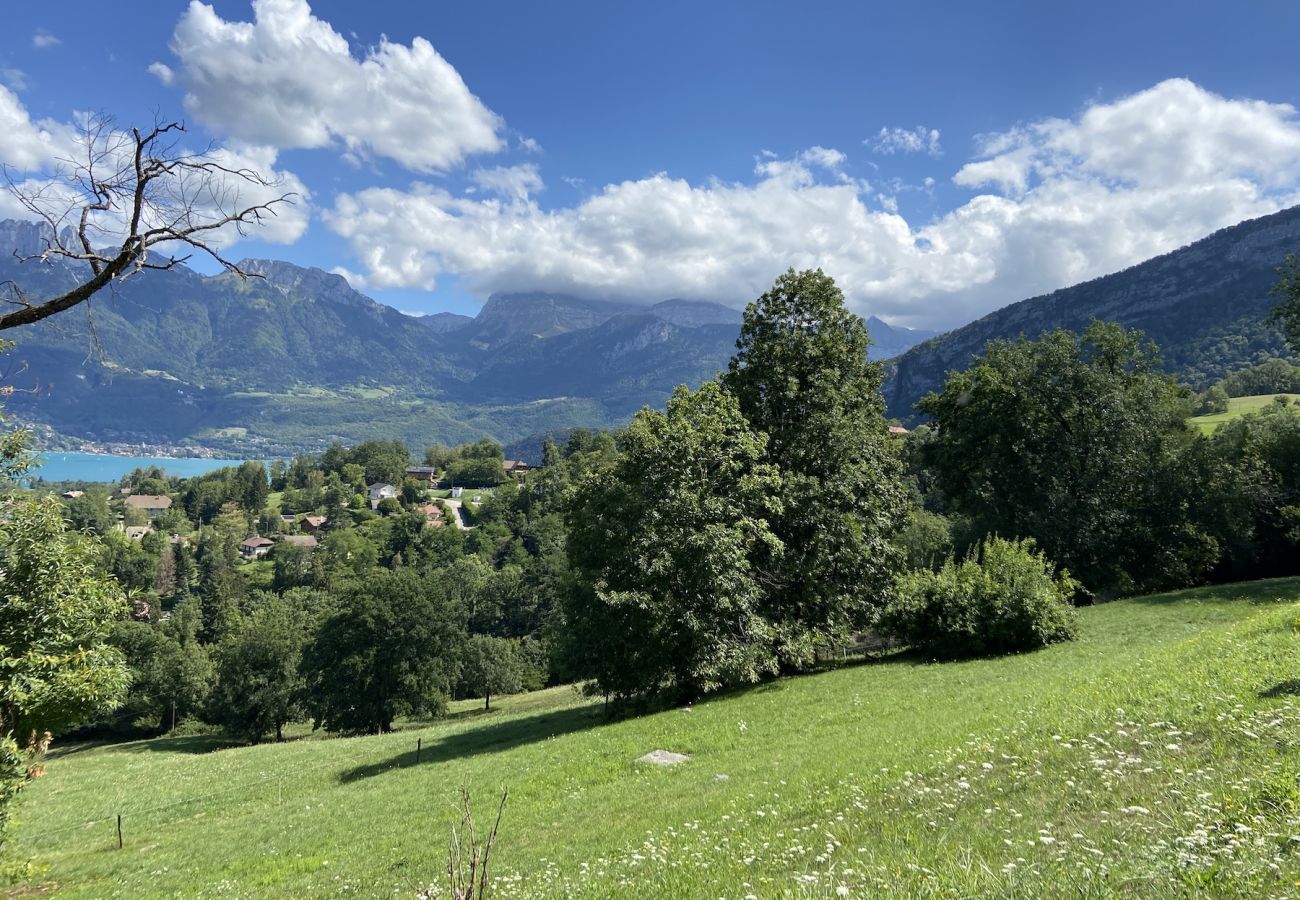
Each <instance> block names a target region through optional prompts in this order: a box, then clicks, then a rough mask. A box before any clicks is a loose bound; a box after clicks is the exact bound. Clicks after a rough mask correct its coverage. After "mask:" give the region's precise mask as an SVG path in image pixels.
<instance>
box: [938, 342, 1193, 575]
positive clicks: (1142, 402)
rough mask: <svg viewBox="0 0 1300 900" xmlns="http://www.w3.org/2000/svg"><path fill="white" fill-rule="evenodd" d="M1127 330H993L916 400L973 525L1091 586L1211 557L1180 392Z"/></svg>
mask: <svg viewBox="0 0 1300 900" xmlns="http://www.w3.org/2000/svg"><path fill="white" fill-rule="evenodd" d="M1158 364H1159V358H1158V356H1157V355H1156V349H1155V347H1154V345H1153V344H1151V343H1150V342H1149V341H1146V340H1145V339H1144V338H1143V337H1142V335H1141V334H1139V333H1137V332H1130V331H1126V330H1125V329H1124V328H1122V327H1120V326H1118V325H1114V324H1108V323H1101V322H1094V323H1093V324H1092V325H1090V326H1089V327H1088V329H1087V330H1086V331H1085V332H1084V334H1083V335H1081V336H1080V335H1075V334H1073V333H1071V332H1069V331H1065V330H1058V331H1053V332H1051V333H1048V334H1046V335H1044V336H1043V337H1042V338H1041V339H1039V340H1036V341H1030V340H1025V339H1021V340H1018V341H993V342H991V343H990V344H989V346H988V349H987V350H986V352H985V353H984V354H983V355H982V356H980V357H979V358H977V359H976V360H975V362H974V363H973V365H972V366H971V367H970V368H969V369H967V370H966V371H964V372H956V373H953V374H951V375H949V377H948V380H947V383H946V384H945V385H944V388H943V391H942V392H940V393H932V394H930V395H928V396H927V397H925V398H924V399H923V400H922V401H921V403H920V404H918V408H919V409H920V410H922V411H923V412H925V413H928V414H929V415H930V416H931V417H933V419H934V423H935V425H936V426H937V431H938V437H937V439H935V440H933V441H932V442H931V443H930V444H929V445H928V448H927V455H928V457H929V461H930V463H931V465H932V466H933V468H934V470H935V471H936V473H937V476H938V479H939V486H940V488H941V489H942V491H943V493H944V494H945V495H946V496H947V497H948V498H949V499H950V500H951V502H952V503H953V505H954V506H955V507H956V508H957V510H958V511H960V512H962V513H965V514H966V515H968V516H970V517H971V518H972V520H974V522H975V525H976V529H975V530H976V532H977V533H987V534H995V535H1000V536H1002V537H1006V538H1025V537H1029V538H1033V539H1034V540H1035V541H1037V543H1038V545H1039V546H1040V547H1041V548H1042V549H1043V551H1045V552H1046V554H1047V556H1048V557H1049V558H1051V559H1053V560H1055V561H1056V562H1058V563H1059V564H1061V565H1063V566H1065V567H1067V568H1068V569H1069V570H1070V572H1071V574H1073V575H1074V576H1076V577H1077V578H1079V579H1080V580H1081V581H1082V582H1083V583H1084V585H1086V586H1088V587H1089V588H1091V589H1092V590H1094V591H1107V592H1123V591H1127V590H1131V589H1133V588H1135V587H1138V586H1153V587H1154V586H1160V585H1164V584H1176V583H1185V582H1186V581H1187V580H1190V579H1192V578H1195V577H1196V576H1198V575H1199V574H1201V573H1202V572H1204V570H1205V569H1206V568H1207V567H1208V566H1209V565H1211V564H1212V563H1213V560H1214V558H1215V555H1216V553H1217V549H1218V548H1217V543H1216V541H1215V539H1214V538H1213V537H1212V536H1211V535H1210V534H1209V533H1207V531H1206V529H1205V528H1204V527H1202V523H1201V522H1200V521H1199V520H1198V515H1199V511H1198V509H1197V508H1196V505H1197V503H1198V502H1199V499H1200V497H1201V494H1202V491H1201V485H1200V484H1199V482H1198V481H1197V479H1198V478H1199V477H1201V475H1202V474H1203V472H1204V468H1203V466H1202V463H1203V462H1204V457H1203V451H1204V447H1203V446H1202V445H1201V444H1200V442H1198V440H1197V437H1196V435H1194V434H1193V433H1192V432H1190V431H1189V430H1188V427H1187V425H1186V421H1185V419H1186V417H1187V415H1188V413H1189V411H1190V409H1189V407H1190V392H1189V391H1187V390H1186V389H1185V388H1182V387H1180V386H1179V385H1178V384H1177V383H1176V382H1175V381H1174V379H1173V378H1172V376H1169V375H1167V374H1164V373H1162V372H1160V371H1159V370H1158V368H1157V367H1158Z"/></svg>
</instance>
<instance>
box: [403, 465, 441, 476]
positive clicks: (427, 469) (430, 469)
mask: <svg viewBox="0 0 1300 900" xmlns="http://www.w3.org/2000/svg"><path fill="white" fill-rule="evenodd" d="M406 474H407V475H437V474H438V467H437V466H407V467H406Z"/></svg>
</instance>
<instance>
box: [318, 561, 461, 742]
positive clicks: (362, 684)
mask: <svg viewBox="0 0 1300 900" xmlns="http://www.w3.org/2000/svg"><path fill="white" fill-rule="evenodd" d="M341 606H342V608H341V609H340V611H339V612H337V613H335V614H334V615H332V616H330V617H329V618H328V619H326V620H325V621H324V622H323V623H322V624H321V626H320V629H319V630H318V632H317V633H316V636H315V638H314V639H313V640H312V642H311V644H310V645H309V646H308V647H307V649H306V651H305V653H304V659H303V669H304V672H305V674H306V677H307V693H308V697H309V701H308V705H309V708H310V710H311V713H312V715H313V716H314V718H315V721H316V724H317V725H318V726H320V727H324V728H327V729H329V730H331V731H343V732H351V733H364V732H370V733H378V732H385V731H390V730H392V727H393V721H394V720H395V719H396V718H397V717H398V716H404V715H412V714H416V713H437V712H441V710H442V709H443V708H444V706H445V705H446V698H447V695H448V693H449V690H450V684H451V679H452V677H453V675H454V673H455V669H456V660H457V653H458V649H459V647H460V645H461V643H462V642H463V641H464V637H465V634H464V622H463V620H462V618H461V613H460V611H459V610H457V609H456V608H455V607H454V606H453V605H452V604H451V603H450V602H449V601H448V600H447V599H446V598H445V597H444V596H443V594H442V592H441V591H440V590H439V587H438V585H437V584H436V583H433V582H430V581H428V580H425V579H423V578H421V577H420V576H419V575H418V574H417V573H415V572H413V571H411V570H410V569H408V568H402V569H398V570H396V571H392V572H388V571H376V572H374V573H373V574H371V575H370V576H369V577H367V578H366V579H364V580H363V581H361V582H359V583H357V584H356V585H355V586H353V587H352V588H351V589H350V590H349V591H348V592H347V593H346V594H345V595H344V597H343V599H342V604H341Z"/></svg>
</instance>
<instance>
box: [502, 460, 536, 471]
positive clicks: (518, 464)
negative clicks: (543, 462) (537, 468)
mask: <svg viewBox="0 0 1300 900" xmlns="http://www.w3.org/2000/svg"><path fill="white" fill-rule="evenodd" d="M501 466H502V468H504V469H505V470H506V471H507V472H513V471H514V470H515V469H531V468H532V466H530V465H528V463H526V462H524V461H523V460H522V459H507V460H503V461H502V463H501Z"/></svg>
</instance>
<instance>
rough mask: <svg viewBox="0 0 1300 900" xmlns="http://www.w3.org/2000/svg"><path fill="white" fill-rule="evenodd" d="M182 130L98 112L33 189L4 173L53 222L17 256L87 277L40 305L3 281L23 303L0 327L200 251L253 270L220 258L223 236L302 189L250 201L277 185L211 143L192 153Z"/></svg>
mask: <svg viewBox="0 0 1300 900" xmlns="http://www.w3.org/2000/svg"><path fill="white" fill-rule="evenodd" d="M184 132H185V126H184V124H183V123H180V122H166V123H160V124H156V125H155V126H154V127H153V128H152V129H151V130H149V131H147V132H142V131H140V130H139V129H137V128H132V129H131V130H130V131H129V132H126V131H120V130H117V129H115V128H114V127H113V122H112V120H111V119H110V118H108V117H106V116H100V117H95V118H91V119H88V120H87V121H86V122H85V123H84V124H83V125H82V127H81V129H80V133H79V135H78V139H77V142H76V143H77V152H76V153H75V154H72V155H69V156H68V157H66V158H63V159H60V160H59V168H58V171H57V172H56V173H55V174H54V175H53V176H52V177H50V178H48V179H38V180H37V181H36V186H35V187H32V186H30V185H31V182H23V183H19V182H18V181H17V180H16V179H15V177H14V176H13V173H11V172H10V171H9V169H8V168H5V169H4V178H5V182H6V184H7V188H8V190H9V193H10V194H11V195H13V197H14V198H15V199H17V201H18V202H19V203H20V204H21V205H22V206H23V207H24V208H25V209H26V210H27V211H28V212H29V213H31V214H32V215H33V216H34V217H35V218H37V219H38V220H40V221H41V222H42V223H44V225H45V226H46V227H45V229H44V231H45V235H44V237H43V242H44V247H43V249H42V250H41V252H40V253H38V254H33V255H29V256H19V259H20V260H22V261H24V262H27V261H31V260H41V261H45V262H48V261H50V260H53V259H57V258H62V259H65V260H69V261H72V262H77V263H83V264H85V265H86V266H88V267H89V277H87V278H86V279H84V280H83V281H81V282H80V283H79V284H77V285H76V286H75V287H74V288H72V289H71V290H69V291H66V292H65V293H63V294H60V295H58V296H56V297H48V298H43V299H41V300H39V301H36V300H33V299H32V298H31V297H30V296H28V295H26V294H24V293H23V292H22V291H21V290H19V289H18V286H17V285H15V284H13V283H8V284H7V285H0V288H5V287H7V289H8V294H9V296H7V297H4V298H2V299H4V300H5V301H6V302H8V303H10V304H12V305H14V306H17V307H18V309H15V310H12V311H10V312H7V313H4V314H2V315H0V330H4V329H7V328H15V327H17V326H19V325H28V324H31V323H32V322H39V321H40V320H41V319H45V318H47V317H49V316H52V315H54V314H55V313H60V312H63V311H64V310H67V309H71V308H72V307H74V306H77V305H78V304H80V303H83V302H85V301H86V300H88V299H89V298H90V297H91V296H93V295H94V294H95V293H96V292H97V291H99V290H101V289H102V288H104V287H105V286H106V285H108V284H110V283H112V282H113V281H114V280H118V281H120V280H122V279H125V278H128V277H130V276H131V275H134V274H136V273H138V272H141V271H144V270H146V269H155V270H166V269H171V268H174V267H176V266H178V265H180V264H182V263H184V262H186V261H187V260H189V259H190V258H191V257H192V256H193V254H194V252H196V251H197V252H199V253H202V254H206V255H207V256H208V257H210V258H212V259H214V260H216V261H217V262H218V263H219V264H220V265H221V266H222V267H223V268H225V269H226V270H227V271H230V272H234V273H235V274H238V275H242V276H247V274H248V273H246V272H243V271H241V270H240V268H239V266H238V265H237V264H235V263H233V262H231V261H230V260H229V259H226V258H225V257H224V256H223V255H222V251H221V249H220V245H221V242H222V238H223V233H224V235H225V236H227V237H228V236H229V233H230V232H231V231H234V232H235V233H237V234H238V235H241V236H242V235H246V234H248V233H249V229H251V228H252V227H254V226H258V225H261V224H262V223H263V222H265V221H266V219H267V218H268V217H270V216H275V215H277V208H278V207H279V206H281V205H283V204H292V203H293V202H294V198H295V196H296V195H295V194H293V193H284V194H280V195H279V196H278V197H275V198H274V199H271V200H268V201H266V202H262V203H253V204H248V203H247V202H246V201H245V200H244V199H243V198H242V197H241V192H240V188H241V187H247V188H255V189H258V190H259V191H260V190H261V189H265V188H271V189H273V190H274V189H275V188H276V187H277V186H278V183H277V182H276V181H274V180H271V179H268V178H267V177H265V176H263V175H262V174H260V173H258V172H256V171H254V170H253V169H249V168H242V167H234V166H231V165H227V164H225V163H224V162H222V156H221V155H220V153H219V152H218V151H216V150H215V148H213V147H209V148H207V149H206V150H205V151H204V152H202V153H191V152H186V151H185V150H183V149H182V148H181V146H180V143H179V138H180V135H181V134H183V133H184ZM106 248H107V249H106ZM155 248H160V249H155ZM173 251H174V252H173Z"/></svg>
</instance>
